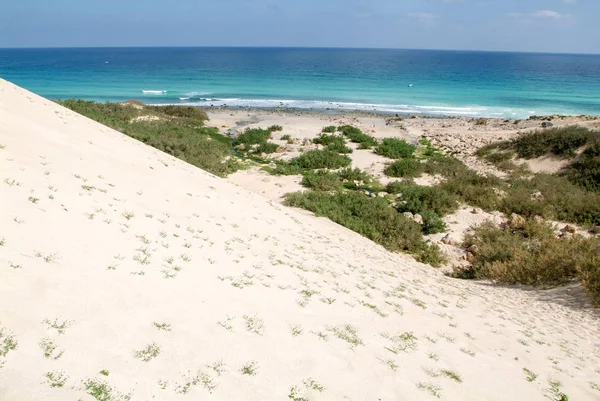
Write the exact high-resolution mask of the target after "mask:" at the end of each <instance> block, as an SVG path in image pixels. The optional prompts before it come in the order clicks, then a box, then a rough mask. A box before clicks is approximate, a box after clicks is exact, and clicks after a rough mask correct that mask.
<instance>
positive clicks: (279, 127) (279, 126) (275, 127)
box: [267, 125, 283, 132]
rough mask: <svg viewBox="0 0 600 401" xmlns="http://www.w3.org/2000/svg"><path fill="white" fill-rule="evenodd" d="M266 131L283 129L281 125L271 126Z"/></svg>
mask: <svg viewBox="0 0 600 401" xmlns="http://www.w3.org/2000/svg"><path fill="white" fill-rule="evenodd" d="M267 130H269V131H271V132H276V131H283V127H282V126H281V125H271V126H270V127H269V128H267Z"/></svg>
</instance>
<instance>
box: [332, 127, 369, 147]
mask: <svg viewBox="0 0 600 401" xmlns="http://www.w3.org/2000/svg"><path fill="white" fill-rule="evenodd" d="M337 130H338V131H340V132H341V133H342V134H344V136H345V137H347V138H348V139H349V140H350V142H354V143H358V144H359V147H358V148H359V149H371V148H372V147H374V146H377V140H376V139H375V138H373V137H372V136H371V135H367V134H365V133H364V132H362V131H361V130H360V129H359V128H356V127H353V126H351V125H342V126H340V127H338V128H337Z"/></svg>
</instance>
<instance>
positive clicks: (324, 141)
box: [312, 134, 346, 146]
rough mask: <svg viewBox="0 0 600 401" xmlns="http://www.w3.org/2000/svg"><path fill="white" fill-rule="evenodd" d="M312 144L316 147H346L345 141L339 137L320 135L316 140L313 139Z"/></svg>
mask: <svg viewBox="0 0 600 401" xmlns="http://www.w3.org/2000/svg"><path fill="white" fill-rule="evenodd" d="M312 141H313V143H315V144H317V145H323V146H329V145H342V146H343V145H346V140H345V139H344V137H343V136H340V135H329V134H321V135H319V136H318V137H316V138H313V140H312Z"/></svg>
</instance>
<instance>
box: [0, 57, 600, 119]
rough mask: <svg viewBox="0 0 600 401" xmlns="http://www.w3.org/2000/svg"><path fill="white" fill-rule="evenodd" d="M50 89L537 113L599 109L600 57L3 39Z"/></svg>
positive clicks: (103, 97) (114, 96)
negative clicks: (36, 44)
mask: <svg viewBox="0 0 600 401" xmlns="http://www.w3.org/2000/svg"><path fill="white" fill-rule="evenodd" d="M0 77H2V78H4V79H7V80H10V81H12V82H14V83H16V84H17V85H20V86H23V87H25V88H27V89H29V90H31V91H33V92H35V93H38V94H40V95H42V96H45V97H48V98H51V99H65V98H71V97H74V98H83V99H90V100H97V101H107V100H110V101H123V100H127V99H138V100H141V101H144V102H146V103H153V104H192V105H198V106H210V105H213V106H221V105H227V106H232V107H242V106H248V107H264V108H272V107H282V106H284V107H290V108H298V109H318V110H336V109H345V110H375V111H380V112H389V113H402V114H404V113H410V114H426V115H446V116H486V117H504V118H526V117H528V116H530V115H546V114H565V115H566V114H568V115H579V114H592V115H600V55H558V54H532V53H531V54H528V53H491V52H464V51H429V50H427V51H426V50H367V49H284V48H96V49H0Z"/></svg>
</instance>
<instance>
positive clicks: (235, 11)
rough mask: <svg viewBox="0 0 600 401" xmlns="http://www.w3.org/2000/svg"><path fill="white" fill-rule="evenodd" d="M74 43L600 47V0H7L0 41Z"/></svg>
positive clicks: (1, 43) (542, 49)
mask: <svg viewBox="0 0 600 401" xmlns="http://www.w3.org/2000/svg"><path fill="white" fill-rule="evenodd" d="M71 46H306V47H314V46H319V47H383V48H420V49H470V50H512V51H539V52H568V53H600V0H295V1H288V0H171V1H168V0H100V1H93V2H92V1H84V0H19V1H3V4H2V12H1V13H0V47H71Z"/></svg>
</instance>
